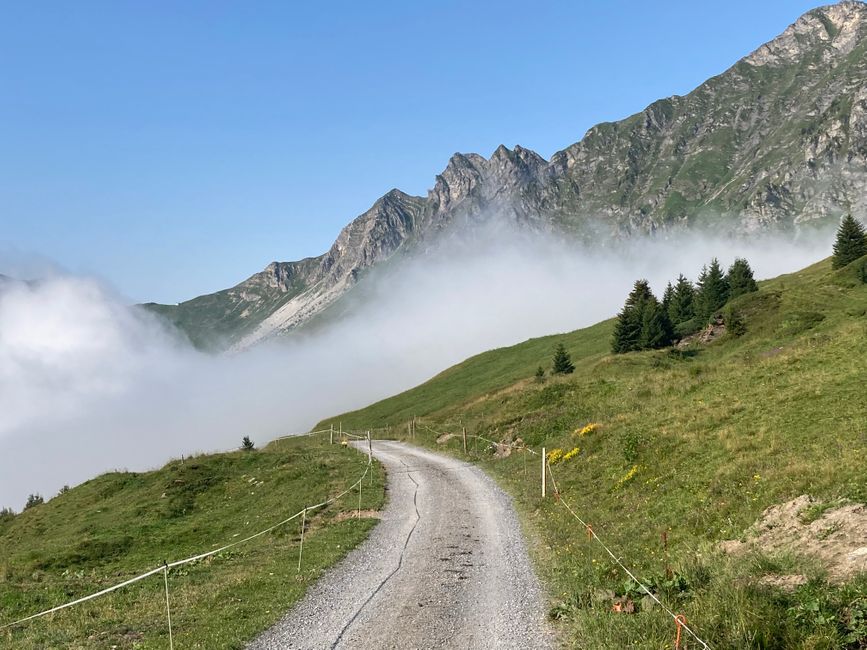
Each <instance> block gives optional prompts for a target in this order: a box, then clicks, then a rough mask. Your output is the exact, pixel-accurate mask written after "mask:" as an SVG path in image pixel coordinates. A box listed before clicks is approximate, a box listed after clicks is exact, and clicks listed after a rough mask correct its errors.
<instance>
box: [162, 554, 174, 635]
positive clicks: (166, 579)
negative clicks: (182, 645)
mask: <svg viewBox="0 0 867 650" xmlns="http://www.w3.org/2000/svg"><path fill="white" fill-rule="evenodd" d="M163 581H164V582H165V585H166V618H167V619H168V621H169V650H174V648H175V640H174V638H173V636H172V608H171V606H170V605H169V563H168V562H167V561H166V560H163Z"/></svg>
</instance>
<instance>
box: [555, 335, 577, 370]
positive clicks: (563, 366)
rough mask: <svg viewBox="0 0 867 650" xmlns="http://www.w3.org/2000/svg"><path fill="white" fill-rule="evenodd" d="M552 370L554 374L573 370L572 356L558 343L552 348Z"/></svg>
mask: <svg viewBox="0 0 867 650" xmlns="http://www.w3.org/2000/svg"><path fill="white" fill-rule="evenodd" d="M553 371H554V374H555V375H568V374H570V373H572V372H574V371H575V366H574V365H573V363H572V357H570V356H569V353H568V352H567V351H566V346H565V345H563V344H562V343H558V344H557V347H556V348H554V359H553Z"/></svg>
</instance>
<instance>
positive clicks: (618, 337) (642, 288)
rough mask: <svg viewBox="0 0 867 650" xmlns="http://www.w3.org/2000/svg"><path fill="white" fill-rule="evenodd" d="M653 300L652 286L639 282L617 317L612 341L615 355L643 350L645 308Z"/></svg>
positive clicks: (643, 281)
mask: <svg viewBox="0 0 867 650" xmlns="http://www.w3.org/2000/svg"><path fill="white" fill-rule="evenodd" d="M651 298H653V300H654V301H655V300H656V298H654V297H653V293H652V292H651V291H650V285H649V284H648V283H647V280H638V281H636V283H635V284H634V285H633V287H632V291H630V292H629V296H628V297H627V298H626V304H624V305H623V309H622V310H621V311H620V313H619V314H618V315H617V323H616V324H615V325H614V337H613V339H612V341H611V350H612V352H614V353H615V354H622V353H624V352H632V351H634V350H640V349H641V329H642V325H643V320H644V308H645V305H646V304H647V302H648V301H649V300H650V299H651Z"/></svg>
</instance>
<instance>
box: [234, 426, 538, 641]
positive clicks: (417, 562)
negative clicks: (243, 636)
mask: <svg viewBox="0 0 867 650" xmlns="http://www.w3.org/2000/svg"><path fill="white" fill-rule="evenodd" d="M365 445H366V443H365ZM373 453H374V455H375V456H376V458H377V459H379V460H380V461H381V462H382V463H383V464H384V465H385V467H386V469H387V471H388V496H389V500H388V505H387V507H386V509H385V511H384V512H383V519H382V522H381V523H380V524H379V525H378V526H377V527H376V528H375V529H374V531H373V532H372V533H371V535H370V537H369V538H368V539H367V541H366V542H364V543H363V544H362V545H361V546H359V547H358V548H357V549H355V550H354V551H352V552H351V553H350V554H349V555H348V556H347V557H346V558H345V559H344V560H343V561H342V562H341V563H339V564H338V565H337V566H336V567H334V569H332V570H331V571H329V572H328V573H327V574H326V575H325V576H324V577H323V578H322V579H321V580H319V581H318V582H317V583H316V584H315V585H314V586H313V587H311V589H310V590H309V591H308V592H307V594H306V596H305V597H304V598H303V599H302V600H301V601H300V602H299V603H298V604H297V605H296V606H295V607H294V608H293V609H292V610H291V611H290V612H289V613H288V614H287V615H286V616H285V617H284V618H283V619H282V620H281V621H280V622H279V623H277V625H275V626H274V627H273V628H271V629H270V630H268V631H267V632H266V633H264V634H263V635H262V636H261V637H259V638H258V639H256V640H255V641H254V642H253V643H251V644H250V645H249V646H248V647H249V648H251V649H254V650H276V649H278V648H279V649H281V650H282V649H288V648H292V649H293V650H294V649H301V648H305V649H306V648H309V649H311V650H312V649H314V648H315V649H317V650H319V649H322V648H342V649H349V648H371V649H380V648H381V649H386V648H388V649H391V648H400V649H401V650H408V649H422V648H462V649H473V650H476V649H479V650H487V649H490V650H494V649H497V650H512V649H514V650H517V649H519V648H520V649H522V650H523V649H526V648H539V649H542V648H552V647H554V645H555V643H554V640H553V636H552V633H551V631H550V629H549V628H548V626H547V624H546V621H545V606H544V596H543V594H542V590H541V588H540V586H539V583H538V581H537V579H536V577H535V575H534V574H533V571H532V568H531V566H530V561H529V558H528V557H527V551H526V548H525V545H524V541H523V538H522V536H521V531H520V526H519V524H518V520H517V518H516V516H515V513H514V510H513V509H512V505H511V501H510V499H509V497H508V496H506V495H505V494H504V493H503V492H502V491H501V490H500V489H499V488H498V487H497V486H496V484H494V482H493V481H492V480H491V479H489V478H488V477H487V476H486V475H485V474H484V473H483V472H482V471H481V470H479V469H477V468H476V467H474V466H472V465H469V464H467V463H464V462H461V461H459V460H455V459H453V458H448V457H445V456H441V455H439V454H435V453H432V452H428V451H425V450H422V449H418V448H416V447H412V446H409V445H405V444H402V443H398V442H386V441H380V442H375V443H374V445H373Z"/></svg>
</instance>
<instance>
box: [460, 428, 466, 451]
mask: <svg viewBox="0 0 867 650" xmlns="http://www.w3.org/2000/svg"><path fill="white" fill-rule="evenodd" d="M461 434H462V435H463V437H464V456H466V455H467V428H466V427H461Z"/></svg>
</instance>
